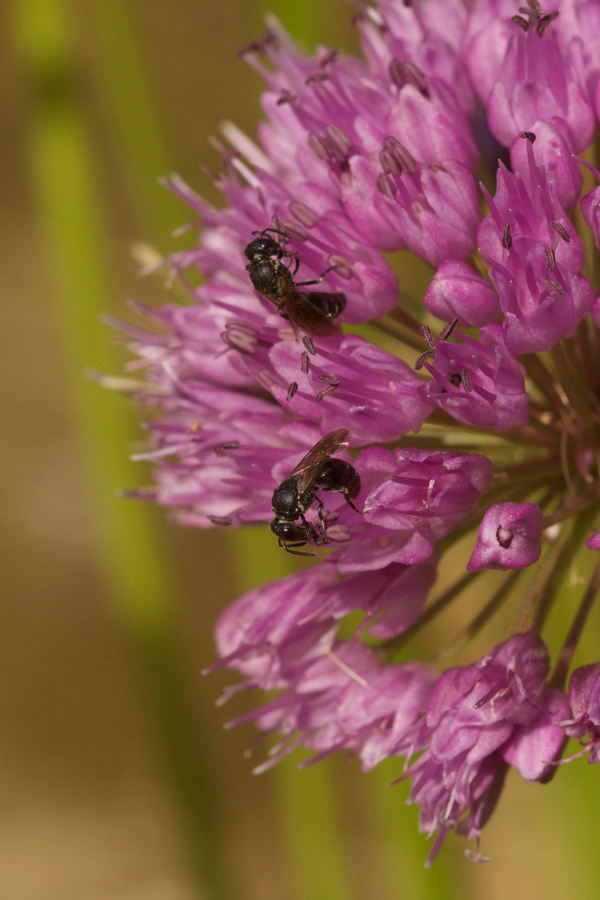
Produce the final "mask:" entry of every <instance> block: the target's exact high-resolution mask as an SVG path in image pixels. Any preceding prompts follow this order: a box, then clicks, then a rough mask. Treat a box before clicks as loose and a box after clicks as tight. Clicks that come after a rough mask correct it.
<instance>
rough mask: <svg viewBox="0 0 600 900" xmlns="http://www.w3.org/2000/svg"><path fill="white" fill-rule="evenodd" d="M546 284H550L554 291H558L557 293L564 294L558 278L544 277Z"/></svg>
mask: <svg viewBox="0 0 600 900" xmlns="http://www.w3.org/2000/svg"><path fill="white" fill-rule="evenodd" d="M544 282H545V284H547V285H549V286H550V287H551V288H552V290H553V291H556V293H557V294H560V295H561V296H562V295H563V294H564V291H563V289H562V285H561V284H559V282H558V281H557V280H556V278H544Z"/></svg>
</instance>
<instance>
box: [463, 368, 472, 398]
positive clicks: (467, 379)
mask: <svg viewBox="0 0 600 900" xmlns="http://www.w3.org/2000/svg"><path fill="white" fill-rule="evenodd" d="M461 375H462V383H463V387H464V389H465V391H466V392H467V394H470V393H471V391H472V390H473V385H472V384H471V376H470V375H469V373H468V372H467V370H466V369H463V370H462V373H461Z"/></svg>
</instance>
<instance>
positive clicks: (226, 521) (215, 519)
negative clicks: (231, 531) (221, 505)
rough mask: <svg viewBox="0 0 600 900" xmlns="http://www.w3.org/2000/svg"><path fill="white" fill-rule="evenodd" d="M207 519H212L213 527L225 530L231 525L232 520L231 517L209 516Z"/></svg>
mask: <svg viewBox="0 0 600 900" xmlns="http://www.w3.org/2000/svg"><path fill="white" fill-rule="evenodd" d="M206 518H207V519H210V521H211V522H212V523H213V525H221V526H222V527H223V528H226V527H227V526H228V525H231V519H230V518H229V516H207V517H206Z"/></svg>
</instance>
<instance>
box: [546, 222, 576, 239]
mask: <svg viewBox="0 0 600 900" xmlns="http://www.w3.org/2000/svg"><path fill="white" fill-rule="evenodd" d="M550 224H551V225H552V227H553V228H554V230H555V232H556V233H557V234H558V235H559V236H560V237H561V238H562V239H563V241H566V243H567V244H568V243H569V241H570V240H571V237H570V235H569V232H568V231H567V229H566V228H565V226H564V225H561V224H560V222H557V221H556V220H555V221H554V222H550Z"/></svg>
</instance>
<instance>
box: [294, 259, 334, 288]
mask: <svg viewBox="0 0 600 900" xmlns="http://www.w3.org/2000/svg"><path fill="white" fill-rule="evenodd" d="M333 269H337V263H336V265H335V266H329V268H328V269H325V271H324V272H321V274H320V275H319V277H318V278H316V279H313V280H312V281H297V282H295V283H294V287H304V286H305V285H307V284H321V282H322V281H323V279H324V278H325V276H326V275H327V274H328V272H331V271H332V270H333ZM296 271H298V270H296ZM295 274H296V272H294V275H295Z"/></svg>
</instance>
